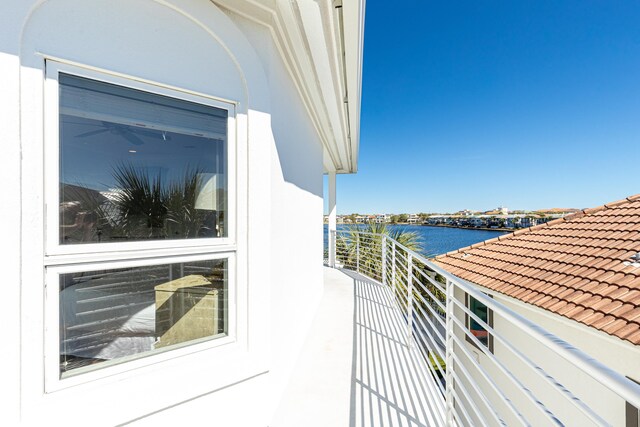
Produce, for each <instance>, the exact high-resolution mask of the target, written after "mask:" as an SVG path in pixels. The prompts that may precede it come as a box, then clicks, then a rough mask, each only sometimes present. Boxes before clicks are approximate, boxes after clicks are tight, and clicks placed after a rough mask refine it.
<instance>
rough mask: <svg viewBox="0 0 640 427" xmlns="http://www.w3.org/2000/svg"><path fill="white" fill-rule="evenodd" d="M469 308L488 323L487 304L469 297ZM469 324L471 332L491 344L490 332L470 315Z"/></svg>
mask: <svg viewBox="0 0 640 427" xmlns="http://www.w3.org/2000/svg"><path fill="white" fill-rule="evenodd" d="M469 309H470V310H471V311H472V312H473V314H475V315H476V316H478V317H479V318H480V319H481V320H482V321H483V322H485V323H487V322H488V320H487V319H488V313H489V310H488V308H487V306H486V305H484V304H482V303H481V302H479V301H478V300H476V299H475V298H473V297H471V296H470V297H469ZM469 324H470V327H469V329H470V330H471V333H472V334H473V335H474V336H475V337H476V338H478V340H479V341H480V342H481V343H482V344H484V345H486V346H487V347H488V346H489V333H488V332H487V330H486V329H485V328H484V327H482V326H480V324H479V323H478V322H476V321H475V320H474V319H473V318H471V317H469Z"/></svg>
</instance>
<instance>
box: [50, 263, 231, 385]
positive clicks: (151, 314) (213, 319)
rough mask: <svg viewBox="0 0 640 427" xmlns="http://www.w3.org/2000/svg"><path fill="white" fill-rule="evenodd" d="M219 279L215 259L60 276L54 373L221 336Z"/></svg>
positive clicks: (223, 295) (223, 308)
mask: <svg viewBox="0 0 640 427" xmlns="http://www.w3.org/2000/svg"><path fill="white" fill-rule="evenodd" d="M227 272H228V265H227V260H226V259H222V260H207V261H195V262H185V263H177V264H164V265H152V266H146V267H131V268H119V269H111V270H100V271H88V272H82V273H70V274H62V275H60V372H61V374H62V375H63V376H64V374H65V373H68V372H69V371H74V370H76V369H78V371H75V372H82V371H84V370H86V369H87V368H84V367H86V366H89V365H91V366H92V367H94V366H95V365H100V364H102V363H103V362H106V361H110V360H117V359H123V358H127V359H130V358H131V357H132V356H134V355H141V354H142V355H144V354H145V353H150V352H153V351H158V350H159V349H164V348H175V347H176V346H178V345H182V344H185V343H194V342H199V341H201V340H205V339H211V338H213V337H220V336H225V335H226V334H227V333H228V319H227V307H228V304H227V289H228V288H227V282H228V276H227ZM81 368H84V369H81ZM75 372H74V373H75Z"/></svg>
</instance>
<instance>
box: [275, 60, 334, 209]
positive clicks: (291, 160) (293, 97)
mask: <svg viewBox="0 0 640 427" xmlns="http://www.w3.org/2000/svg"><path fill="white" fill-rule="evenodd" d="M269 63H270V67H271V69H270V72H269V84H270V88H271V129H272V131H273V137H274V140H275V148H276V155H277V159H278V161H279V167H280V171H281V173H282V177H283V179H284V180H285V181H286V182H288V183H290V184H293V185H295V186H297V187H298V188H300V189H302V190H305V191H308V192H309V193H312V194H313V195H315V196H318V197H320V198H322V197H323V194H322V174H323V173H324V170H323V164H322V156H323V151H322V144H321V142H320V140H319V138H318V135H317V133H316V131H315V129H314V127H313V125H312V123H311V118H310V117H309V115H308V114H307V112H306V109H305V107H304V105H303V103H302V101H301V100H300V95H299V94H298V92H297V90H296V89H295V88H294V87H293V84H292V82H291V81H290V78H289V73H288V72H287V70H286V69H285V68H284V66H283V64H282V59H281V58H280V56H279V54H277V53H275V52H273V51H272V52H271V60H270V61H269Z"/></svg>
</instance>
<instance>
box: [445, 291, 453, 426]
mask: <svg viewBox="0 0 640 427" xmlns="http://www.w3.org/2000/svg"><path fill="white" fill-rule="evenodd" d="M446 293H447V299H446V303H445V309H446V312H445V313H446V318H445V326H446V328H447V330H446V334H445V366H446V372H445V404H446V411H447V412H446V417H447V426H449V427H450V426H453V410H454V398H453V334H454V330H453V316H454V312H453V309H454V304H453V298H454V286H453V282H452V281H451V280H449V279H447V287H446Z"/></svg>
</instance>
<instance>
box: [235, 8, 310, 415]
mask: <svg viewBox="0 0 640 427" xmlns="http://www.w3.org/2000/svg"><path fill="white" fill-rule="evenodd" d="M232 17H233V19H234V22H236V24H237V25H238V26H239V27H240V28H241V29H242V30H243V32H244V33H245V34H246V35H247V37H248V39H249V41H250V42H251V43H252V45H253V46H254V47H255V49H256V52H257V53H258V56H259V57H260V59H261V60H262V62H263V64H265V72H266V74H267V80H268V82H269V89H270V91H271V109H270V111H271V129H272V132H273V136H274V143H273V144H272V145H271V151H270V167H271V187H270V194H271V202H270V208H271V212H270V217H271V221H270V223H269V222H268V221H267V218H268V216H265V218H264V219H265V222H264V224H262V227H264V229H265V230H266V231H268V232H269V240H270V244H271V247H270V250H269V260H270V265H271V282H272V284H273V285H274V286H272V293H271V301H270V302H271V319H272V320H271V322H272V323H271V329H272V333H271V334H270V338H271V339H270V349H271V364H270V370H271V373H272V374H273V375H272V376H271V378H270V381H271V383H270V394H269V396H268V398H269V399H271V403H270V404H269V407H270V408H271V410H275V408H276V405H277V404H278V402H279V401H280V395H281V393H282V391H283V388H284V387H285V386H286V384H287V382H288V378H289V374H290V373H291V371H292V370H293V368H294V366H295V362H296V359H297V356H298V354H299V353H300V351H301V349H302V345H303V343H304V339H305V337H306V335H307V334H306V333H307V331H308V329H309V328H310V326H311V322H312V320H313V317H314V315H315V312H316V308H317V306H318V304H319V303H320V298H321V297H322V290H323V272H322V256H323V254H322V244H323V242H322V223H323V221H322V215H323V179H322V175H323V165H322V145H321V143H320V140H319V139H318V136H317V134H316V133H315V130H314V128H313V125H312V124H311V121H310V120H309V117H308V116H307V113H306V110H305V106H304V105H303V103H302V102H301V100H300V98H299V96H298V93H297V91H296V88H295V86H294V84H293V82H292V80H291V79H290V78H289V73H288V71H287V69H286V66H285V64H284V62H283V60H282V57H281V56H280V54H279V52H278V49H277V47H276V46H275V45H274V43H273V40H272V38H271V37H270V33H269V30H268V29H267V28H266V27H263V26H261V25H259V24H254V23H252V22H250V21H248V20H246V19H244V18H242V17H239V16H235V15H234V16H232ZM262 398H263V399H264V398H266V396H263V397H262Z"/></svg>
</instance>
